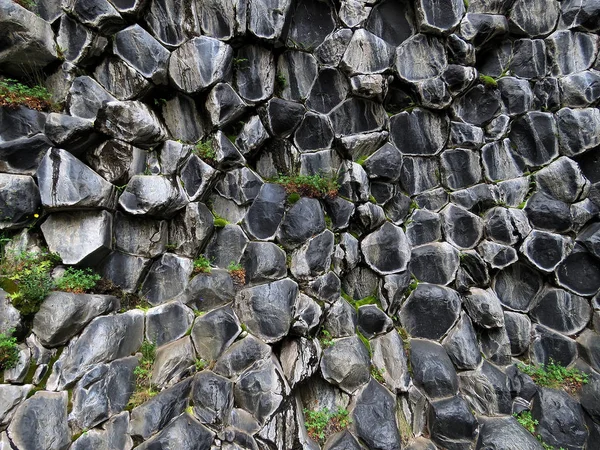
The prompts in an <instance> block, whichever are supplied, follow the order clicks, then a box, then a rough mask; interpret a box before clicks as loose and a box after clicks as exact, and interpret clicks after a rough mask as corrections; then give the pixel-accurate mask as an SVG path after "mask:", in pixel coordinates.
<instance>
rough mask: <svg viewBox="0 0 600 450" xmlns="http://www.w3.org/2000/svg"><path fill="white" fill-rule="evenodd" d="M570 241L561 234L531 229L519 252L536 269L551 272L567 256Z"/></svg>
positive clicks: (570, 245) (570, 244) (570, 246)
mask: <svg viewBox="0 0 600 450" xmlns="http://www.w3.org/2000/svg"><path fill="white" fill-rule="evenodd" d="M572 245H573V244H572V241H571V240H570V239H569V238H568V237H566V236H563V235H560V234H554V233H548V232H546V231H538V230H534V231H532V232H531V233H530V234H529V236H527V239H525V241H524V242H523V245H522V246H521V253H522V254H523V255H525V257H526V258H527V259H528V260H529V261H530V262H531V263H532V264H533V265H534V266H535V267H537V268H538V269H540V270H542V271H544V272H553V271H554V270H555V269H556V268H557V267H558V265H559V264H560V263H561V262H562V261H563V260H564V259H565V258H566V257H567V254H568V253H569V252H570V250H571V248H572Z"/></svg>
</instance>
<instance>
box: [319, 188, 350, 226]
mask: <svg viewBox="0 0 600 450" xmlns="http://www.w3.org/2000/svg"><path fill="white" fill-rule="evenodd" d="M324 203H325V211H327V215H328V216H329V217H330V218H331V229H332V230H334V231H341V230H345V229H347V228H348V227H349V226H350V220H351V218H352V216H353V214H354V211H355V209H356V208H355V207H354V203H352V202H351V201H350V200H346V199H343V198H341V197H339V196H336V197H333V198H331V197H329V198H326V199H325V202H324Z"/></svg>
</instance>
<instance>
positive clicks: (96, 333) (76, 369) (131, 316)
mask: <svg viewBox="0 0 600 450" xmlns="http://www.w3.org/2000/svg"><path fill="white" fill-rule="evenodd" d="M143 333H144V313H143V312H142V311H139V310H133V311H128V312H126V313H123V314H116V315H112V316H101V317H96V318H95V319H94V320H92V322H90V324H89V325H88V326H87V327H86V328H85V329H84V330H83V332H82V333H81V335H80V336H79V338H78V339H74V340H71V342H69V345H68V346H67V348H66V349H65V350H64V351H63V353H62V354H61V356H60V358H59V360H58V361H57V362H56V363H55V364H54V368H53V372H52V374H51V375H50V378H49V380H48V389H49V390H56V389H61V390H62V389H65V388H68V387H70V386H72V385H73V384H74V383H75V382H76V381H77V380H78V379H79V378H81V377H82V376H83V375H85V373H87V372H88V371H89V370H90V369H92V368H93V367H94V366H95V365H97V364H99V363H104V362H110V361H112V360H115V359H118V358H123V357H125V356H129V355H131V354H132V353H133V352H135V351H136V350H137V349H138V348H139V347H140V345H141V344H142V340H143Z"/></svg>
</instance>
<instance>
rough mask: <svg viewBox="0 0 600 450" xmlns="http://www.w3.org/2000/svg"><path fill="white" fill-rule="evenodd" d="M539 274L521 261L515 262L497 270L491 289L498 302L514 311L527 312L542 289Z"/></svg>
mask: <svg viewBox="0 0 600 450" xmlns="http://www.w3.org/2000/svg"><path fill="white" fill-rule="evenodd" d="M542 286H543V282H542V277H541V276H540V274H539V273H538V272H536V271H534V270H533V269H531V268H529V266H526V265H525V264H523V263H516V264H513V265H512V266H510V267H508V268H506V269H504V270H502V271H501V272H499V273H498V274H497V275H496V277H495V278H494V282H493V289H494V291H495V292H496V295H498V298H499V299H500V302H501V303H502V304H503V305H504V306H506V307H508V308H510V309H513V310H515V311H521V312H527V311H529V309H530V308H531V306H532V304H533V300H534V299H535V296H536V295H537V294H538V292H539V291H540V290H541V289H542Z"/></svg>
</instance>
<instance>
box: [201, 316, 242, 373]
mask: <svg viewBox="0 0 600 450" xmlns="http://www.w3.org/2000/svg"><path fill="white" fill-rule="evenodd" d="M241 332H242V328H241V327H240V324H239V321H238V319H237V317H236V315H235V313H234V312H233V309H231V306H225V307H223V308H219V309H215V310H213V311H211V312H209V313H207V314H205V315H203V316H201V317H199V318H198V319H196V322H194V327H193V328H192V334H191V336H192V341H193V342H194V347H195V348H196V352H197V353H198V357H199V358H200V359H203V360H205V361H215V360H217V359H218V358H219V356H221V354H222V353H223V352H224V351H225V350H226V349H227V348H228V347H229V346H230V345H231V344H232V343H233V342H234V340H235V339H236V338H237V337H238V336H239V335H240V333H241Z"/></svg>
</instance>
